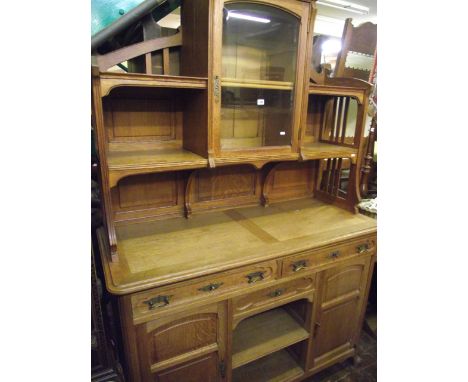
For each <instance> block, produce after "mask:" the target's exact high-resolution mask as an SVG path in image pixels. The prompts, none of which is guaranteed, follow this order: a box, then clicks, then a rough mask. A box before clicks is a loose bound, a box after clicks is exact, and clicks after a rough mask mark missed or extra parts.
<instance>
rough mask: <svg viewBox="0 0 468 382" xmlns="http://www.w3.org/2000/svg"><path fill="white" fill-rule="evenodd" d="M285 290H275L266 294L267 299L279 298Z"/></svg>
mask: <svg viewBox="0 0 468 382" xmlns="http://www.w3.org/2000/svg"><path fill="white" fill-rule="evenodd" d="M284 291H285V289H275V290H274V291H272V292H270V293H268V297H279V296H281V295H282V294H283V293H284Z"/></svg>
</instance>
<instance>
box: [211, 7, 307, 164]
mask: <svg viewBox="0 0 468 382" xmlns="http://www.w3.org/2000/svg"><path fill="white" fill-rule="evenodd" d="M212 1H213V11H212V29H211V42H212V47H213V49H212V53H211V54H212V59H211V62H212V65H211V70H210V75H209V78H210V79H212V81H213V82H212V83H211V84H209V85H208V92H209V100H210V101H211V112H210V113H209V114H210V117H211V118H210V127H211V128H210V129H209V131H210V134H209V135H210V136H209V139H208V148H209V149H208V153H209V156H210V157H214V158H216V157H235V156H243V155H248V156H249V157H255V156H256V157H259V158H261V157H262V156H265V154H272V153H274V154H288V153H289V154H290V153H297V152H298V148H299V133H300V131H299V130H300V122H301V113H302V100H303V97H304V94H303V93H304V81H306V80H307V81H308V78H305V76H304V74H305V68H306V67H307V66H308V65H307V62H306V60H307V55H306V52H307V43H308V29H309V27H310V23H309V15H310V14H311V10H312V5H311V4H310V3H307V2H303V1H300V0H251V1H249V0H212ZM228 3H254V4H261V5H266V6H272V7H275V8H279V9H281V10H282V11H285V12H287V13H290V14H292V15H294V16H295V17H297V18H298V19H299V24H300V26H299V39H298V46H297V61H296V77H295V86H294V103H293V109H292V125H291V148H289V147H284V146H264V147H255V148H251V149H240V150H224V151H222V150H221V140H220V138H221V134H220V126H221V87H222V86H221V80H222V48H223V6H224V4H228ZM215 88H217V90H215ZM216 93H217V95H216Z"/></svg>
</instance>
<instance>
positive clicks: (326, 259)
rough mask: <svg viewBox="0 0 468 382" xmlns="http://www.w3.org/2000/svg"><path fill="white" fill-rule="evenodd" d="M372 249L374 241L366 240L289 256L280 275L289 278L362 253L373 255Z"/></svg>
mask: <svg viewBox="0 0 468 382" xmlns="http://www.w3.org/2000/svg"><path fill="white" fill-rule="evenodd" d="M374 249H375V240H370V239H366V240H360V241H355V242H353V243H348V244H344V245H338V246H336V247H332V248H329V249H327V250H321V251H320V250H319V251H315V252H311V253H307V254H302V255H296V256H291V257H289V258H286V259H285V260H284V261H283V268H282V275H283V277H285V276H291V275H293V274H296V273H299V272H305V271H307V270H310V269H312V268H314V267H318V266H322V265H327V264H332V263H333V262H335V261H338V260H341V259H347V258H350V257H352V256H357V255H359V254H363V253H373V252H374Z"/></svg>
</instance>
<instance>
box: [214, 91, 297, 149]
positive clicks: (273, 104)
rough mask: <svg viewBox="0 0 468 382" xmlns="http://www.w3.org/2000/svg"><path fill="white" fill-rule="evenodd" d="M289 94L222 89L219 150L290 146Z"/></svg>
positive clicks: (290, 94)
mask: <svg viewBox="0 0 468 382" xmlns="http://www.w3.org/2000/svg"><path fill="white" fill-rule="evenodd" d="M292 103H293V102H292V91H291V90H278V89H257V88H241V87H223V90H222V94H221V105H222V106H221V148H223V149H239V148H250V147H260V146H285V145H290V144H291V125H292Z"/></svg>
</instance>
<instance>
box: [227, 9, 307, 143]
mask: <svg viewBox="0 0 468 382" xmlns="http://www.w3.org/2000/svg"><path fill="white" fill-rule="evenodd" d="M299 26H300V24H299V19H297V18H296V17H295V16H293V15H292V14H290V13H288V12H286V11H282V10H280V9H279V8H275V7H272V6H266V5H261V4H254V3H231V4H227V5H226V6H225V8H224V23H223V57H222V81H221V85H222V95H221V148H223V149H241V148H252V147H261V146H287V145H291V134H292V132H291V130H292V109H293V89H294V81H295V77H296V56H297V42H298V36H299Z"/></svg>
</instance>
